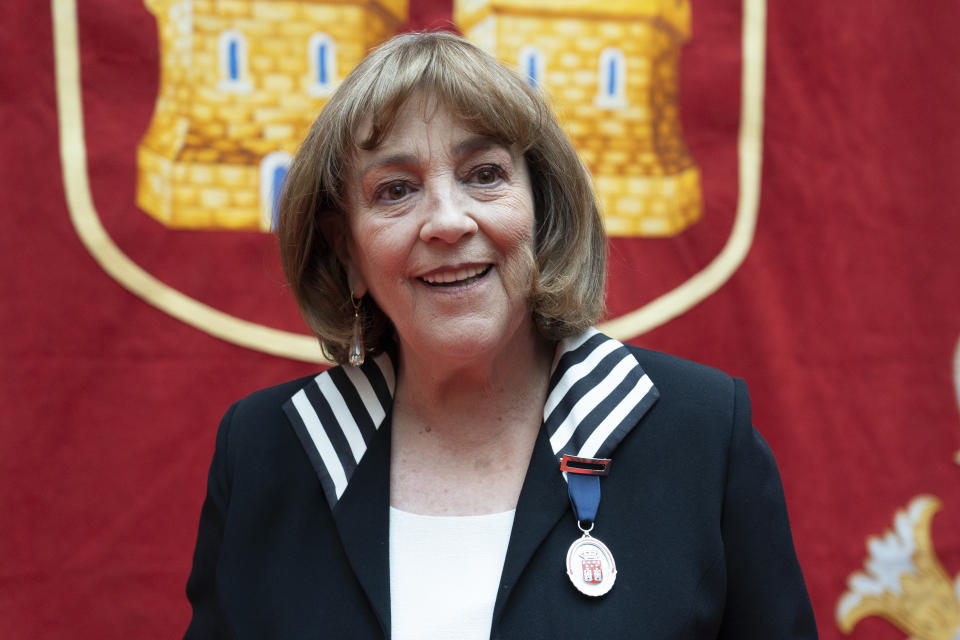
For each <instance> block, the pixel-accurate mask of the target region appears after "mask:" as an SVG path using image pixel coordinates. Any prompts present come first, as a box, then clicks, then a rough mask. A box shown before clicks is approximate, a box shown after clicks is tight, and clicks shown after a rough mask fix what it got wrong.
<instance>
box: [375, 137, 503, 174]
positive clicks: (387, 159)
mask: <svg viewBox="0 0 960 640" xmlns="http://www.w3.org/2000/svg"><path fill="white" fill-rule="evenodd" d="M493 147H500V148H502V149H504V150H506V151H508V152H509V151H510V148H509V145H506V144H504V143H503V142H501V141H500V140H498V139H496V138H494V137H492V136H484V135H476V136H471V137H469V138H467V139H465V140H462V141H460V142H458V143H457V144H455V145H454V146H453V149H452V150H451V151H452V152H453V155H454V156H457V157H461V156H465V155H470V154H471V153H476V152H478V151H485V150H487V149H490V148H493ZM419 160H420V158H419V156H417V155H416V154H414V153H394V154H391V155H389V156H384V157H383V158H376V159H374V160H371V161H370V162H368V163H367V164H365V165H364V166H363V168H362V169H361V170H360V177H361V179H362V178H363V177H364V176H366V175H367V173H369V172H370V171H371V170H372V169H380V168H382V167H395V166H410V165H414V164H416V163H417V162H419Z"/></svg>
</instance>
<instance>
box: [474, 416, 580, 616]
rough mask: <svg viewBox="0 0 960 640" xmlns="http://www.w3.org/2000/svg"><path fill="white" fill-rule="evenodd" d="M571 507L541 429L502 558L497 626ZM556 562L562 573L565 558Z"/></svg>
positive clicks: (545, 436)
mask: <svg viewBox="0 0 960 640" xmlns="http://www.w3.org/2000/svg"><path fill="white" fill-rule="evenodd" d="M568 509H569V503H568V501H567V485H566V483H565V482H564V481H563V476H562V475H561V474H560V465H559V463H557V462H556V458H555V457H554V455H553V452H552V451H551V450H550V442H549V439H548V438H547V434H546V431H545V430H544V429H540V433H539V435H538V436H537V442H536V444H535V445H534V447H533V455H532V456H531V458H530V466H529V467H528V468H527V476H526V478H525V479H524V481H523V489H522V490H521V491H520V499H519V501H518V502H517V512H516V516H515V517H514V521H513V531H511V532H510V543H509V545H508V546H507V556H506V558H505V559H504V562H503V573H502V574H501V577H500V590H499V591H498V592H497V600H496V604H494V607H493V628H494V629H495V628H496V627H497V621H498V620H499V619H500V616H501V614H502V613H503V607H504V605H505V604H506V602H507V600H508V599H509V597H510V594H511V592H512V591H513V587H514V585H516V583H517V580H518V579H519V578H520V575H521V574H522V573H523V570H524V568H525V567H526V566H527V563H529V562H530V558H532V557H533V554H534V552H535V551H536V550H537V548H538V547H539V546H540V543H541V542H543V540H544V538H546V537H547V535H548V534H549V533H550V531H551V530H553V528H554V527H555V526H556V524H557V521H559V520H560V518H562V517H563V515H564V514H565V513H566V512H567V510H568ZM572 540H573V538H572V537H571V541H572ZM557 562H558V565H557V575H558V576H562V571H561V567H562V565H561V564H559V563H562V562H563V558H559V559H558V560H557Z"/></svg>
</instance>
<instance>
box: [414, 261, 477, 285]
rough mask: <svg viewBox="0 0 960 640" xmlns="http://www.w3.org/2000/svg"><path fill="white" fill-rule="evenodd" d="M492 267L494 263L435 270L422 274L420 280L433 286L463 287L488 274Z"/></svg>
mask: <svg viewBox="0 0 960 640" xmlns="http://www.w3.org/2000/svg"><path fill="white" fill-rule="evenodd" d="M492 268H493V265H492V264H485V265H476V266H470V267H464V268H462V269H452V270H450V271H434V272H432V273H428V274H427V275H424V276H420V278H419V280H420V281H422V282H424V283H426V284H428V285H430V286H431V287H462V286H463V285H467V284H471V283H473V282H476V281H477V280H479V279H480V278H482V277H483V276H485V275H487V273H488V272H489V271H490V269H492Z"/></svg>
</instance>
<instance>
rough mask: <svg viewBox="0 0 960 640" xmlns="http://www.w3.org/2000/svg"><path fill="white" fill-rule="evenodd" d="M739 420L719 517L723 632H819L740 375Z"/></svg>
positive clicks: (773, 470) (742, 637) (776, 477)
mask: <svg viewBox="0 0 960 640" xmlns="http://www.w3.org/2000/svg"><path fill="white" fill-rule="evenodd" d="M733 422H734V424H733V430H732V433H731V441H730V446H729V449H728V461H727V478H726V487H725V492H724V503H723V516H722V523H721V533H722V536H723V545H724V554H725V560H726V574H727V599H726V606H725V610H724V616H723V622H722V624H721V629H720V633H719V635H718V638H722V639H728V640H733V639H738V640H747V639H756V640H766V639H768V638H783V639H787V638H790V639H794V638H797V639H799V638H803V639H807V638H816V637H817V629H816V623H815V621H814V617H813V609H812V608H811V606H810V599H809V597H808V596H807V590H806V586H805V585H804V581H803V574H802V573H801V571H800V565H799V563H798V562H797V556H796V552H795V551H794V548H793V537H792V536H791V534H790V523H789V521H788V519H787V506H786V502H785V500H784V496H783V487H782V485H781V483H780V474H779V472H778V471H777V464H776V461H775V460H774V458H773V453H772V452H771V451H770V447H768V446H767V443H766V442H765V441H764V439H763V438H762V437H761V436H760V434H759V433H757V431H756V430H755V429H754V428H753V426H752V424H751V419H750V397H749V395H748V393H747V385H746V383H745V382H744V381H743V380H740V379H736V380H734V417H733Z"/></svg>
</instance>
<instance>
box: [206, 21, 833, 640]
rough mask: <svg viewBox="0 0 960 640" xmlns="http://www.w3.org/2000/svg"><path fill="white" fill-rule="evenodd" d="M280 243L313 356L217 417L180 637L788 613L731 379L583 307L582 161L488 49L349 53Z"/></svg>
mask: <svg viewBox="0 0 960 640" xmlns="http://www.w3.org/2000/svg"><path fill="white" fill-rule="evenodd" d="M279 239H280V250H281V255H282V260H283V265H284V268H285V270H286V275H287V278H288V280H289V282H290V286H291V288H292V290H293V292H294V295H295V296H296V298H297V301H298V303H299V305H300V308H301V311H302V313H303V315H304V317H305V318H306V320H307V323H308V324H309V326H310V327H311V329H312V330H313V331H314V332H315V333H316V335H317V336H318V337H319V339H320V343H321V345H322V346H323V348H324V349H325V351H326V352H327V353H328V354H329V355H330V356H331V357H332V358H333V359H334V360H336V361H337V362H339V363H341V366H338V367H335V368H332V369H329V370H328V371H325V372H323V373H321V374H319V375H317V376H315V377H312V378H308V379H302V380H296V381H294V382H290V383H287V384H283V385H280V386H277V387H273V388H270V389H266V390H263V391H260V392H258V393H255V394H253V395H251V396H250V397H248V398H245V399H243V400H241V401H239V402H237V403H236V404H234V405H233V406H232V407H231V408H230V410H229V411H228V412H227V414H226V416H225V417H224V419H223V422H222V423H221V425H220V431H219V435H218V436H217V446H216V453H215V456H214V460H213V465H212V468H211V470H210V478H209V484H208V493H207V499H206V501H205V503H204V507H203V512H202V514H201V521H200V531H199V537H198V541H197V547H196V552H195V556H194V564H193V571H192V574H191V576H190V580H189V583H188V586H187V592H188V596H189V598H190V600H191V602H192V604H193V609H194V615H193V620H192V622H191V625H190V628H189V630H188V631H187V637H190V638H208V637H221V636H223V637H238V638H243V637H249V638H284V639H286V638H382V637H393V638H458V639H461V638H462V639H472V638H490V637H495V638H548V637H552V638H566V637H574V636H576V637H587V638H590V637H606V638H646V639H651V640H652V639H654V638H738V639H740V640H743V639H750V638H757V639H760V638H762V639H764V640H766V639H769V638H813V637H815V636H816V631H815V628H814V623H813V616H812V613H811V610H810V605H809V602H808V599H807V595H806V591H805V589H804V584H803V578H802V576H801V573H800V569H799V567H798V565H797V560H796V556H795V553H794V550H793V543H792V540H791V536H790V530H789V525H788V523H787V513H786V508H785V505H784V499H783V494H782V490H781V487H780V481H779V477H778V474H777V470H776V465H775V463H774V460H773V457H772V455H771V453H770V451H769V449H768V448H767V446H766V444H765V443H764V442H763V440H762V439H761V438H760V436H759V435H758V434H757V433H756V432H755V431H754V430H753V428H752V427H751V424H750V405H749V400H748V396H747V391H746V387H745V386H744V384H743V382H742V381H740V380H732V379H731V378H729V377H727V376H726V375H724V374H723V373H721V372H719V371H716V370H713V369H709V368H707V367H703V366H700V365H697V364H693V363H690V362H686V361H682V360H679V359H677V358H673V357H670V356H666V355H662V354H659V353H654V352H650V351H646V350H643V349H638V348H635V347H631V346H626V345H623V344H621V343H619V342H617V341H616V340H613V339H611V338H608V337H606V336H604V335H603V334H601V333H599V332H597V331H596V330H595V329H591V328H590V325H591V324H592V323H593V322H595V321H596V320H597V318H598V316H599V314H600V313H601V310H602V304H603V303H602V300H603V284H604V270H605V246H606V245H605V243H606V240H605V237H604V235H603V230H602V225H601V220H600V217H599V215H598V212H597V205H596V203H595V199H594V196H593V193H592V191H591V187H590V179H589V176H588V175H587V174H586V172H585V170H584V168H583V166H582V165H581V163H580V161H579V160H578V158H577V154H576V152H575V151H574V149H573V148H572V146H571V145H570V143H569V142H568V140H567V139H566V138H565V137H564V135H563V134H562V133H561V131H560V129H559V127H558V126H557V123H556V121H555V120H554V118H553V116H552V115H551V113H550V111H549V109H548V108H547V106H545V104H544V101H543V98H542V97H541V96H540V95H539V94H538V93H537V92H536V91H535V90H533V89H530V88H529V87H528V86H527V85H526V84H525V83H524V82H523V81H522V80H521V79H519V78H518V77H517V76H516V75H515V74H514V73H513V72H511V71H509V70H508V69H506V68H505V67H503V66H501V65H500V64H499V63H497V62H496V61H495V60H493V59H492V58H491V57H490V56H488V55H487V54H485V53H483V52H482V51H481V50H479V49H478V48H476V47H475V46H473V45H471V44H469V43H468V42H466V41H464V40H462V39H460V38H458V37H456V36H453V35H450V34H444V33H430V34H413V35H404V36H400V37H397V38H394V39H393V40H391V41H390V42H388V43H387V44H385V45H384V46H382V47H380V48H379V49H377V50H376V51H374V52H373V53H372V54H370V56H369V57H367V58H366V60H364V61H363V62H362V63H361V64H360V65H359V66H358V67H357V68H356V69H355V70H354V71H353V72H352V73H351V74H350V75H349V76H348V77H347V78H346V80H345V81H344V82H343V85H342V86H341V87H340V89H339V90H338V91H337V93H336V94H335V95H334V96H333V97H332V99H331V100H330V102H329V104H328V105H327V106H326V108H325V109H324V110H323V112H322V113H321V114H320V116H319V118H317V121H316V123H315V124H314V126H313V128H312V130H311V132H310V135H309V137H308V138H307V139H306V141H305V142H304V144H303V147H302V148H301V150H300V152H299V153H298V155H297V157H296V159H295V160H294V162H293V166H292V167H291V170H290V173H289V174H288V181H287V186H286V188H285V193H284V196H283V201H282V205H281V217H280V222H279Z"/></svg>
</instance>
